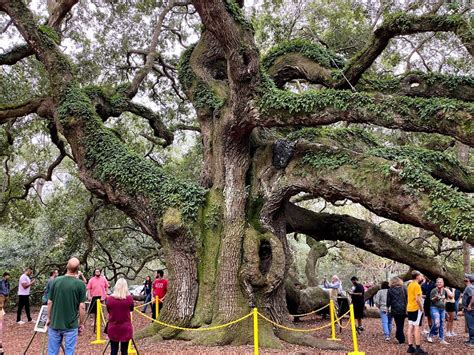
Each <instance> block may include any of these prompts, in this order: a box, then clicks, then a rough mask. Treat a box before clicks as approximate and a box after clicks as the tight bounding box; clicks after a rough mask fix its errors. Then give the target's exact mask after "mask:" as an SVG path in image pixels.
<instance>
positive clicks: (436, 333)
mask: <svg viewBox="0 0 474 355" xmlns="http://www.w3.org/2000/svg"><path fill="white" fill-rule="evenodd" d="M411 276H412V279H411V281H409V282H408V283H407V285H406V286H405V285H404V283H403V281H402V280H401V279H400V278H398V277H395V278H393V279H392V280H391V281H390V283H388V282H386V281H384V282H382V284H381V287H380V290H379V291H378V292H377V294H376V295H375V297H374V303H375V306H377V307H378V308H379V311H380V319H381V323H382V331H383V334H384V337H385V340H386V341H390V335H391V332H392V320H394V321H395V327H396V332H395V338H396V340H397V341H398V343H399V344H405V341H406V340H407V342H408V350H407V352H408V353H415V354H427V352H425V351H424V350H423V349H422V348H421V343H422V334H424V335H425V336H426V341H427V342H429V343H433V342H434V341H435V339H436V338H438V340H439V343H440V344H443V345H449V343H448V342H447V340H446V337H454V336H457V334H456V333H455V332H454V331H453V323H454V320H455V319H457V312H458V305H459V300H460V299H461V293H460V291H457V290H455V289H453V288H449V287H445V285H444V280H443V278H441V277H440V278H437V279H436V281H435V282H433V281H431V280H427V279H426V278H425V277H424V276H423V275H422V274H421V273H420V272H418V271H413V272H412V273H411ZM464 283H465V285H466V287H465V289H464V292H463V294H462V306H463V311H464V316H465V321H466V327H467V329H468V333H469V339H468V340H467V341H465V344H466V345H467V346H469V347H474V307H473V304H474V297H472V296H473V295H474V275H466V277H465V278H464ZM354 307H355V306H354ZM424 316H425V317H426V318H427V324H428V328H427V329H425V330H424V331H423V333H422V331H421V330H422V325H423V317H424ZM405 318H407V319H408V331H407V337H406V338H405V333H404V325H405Z"/></svg>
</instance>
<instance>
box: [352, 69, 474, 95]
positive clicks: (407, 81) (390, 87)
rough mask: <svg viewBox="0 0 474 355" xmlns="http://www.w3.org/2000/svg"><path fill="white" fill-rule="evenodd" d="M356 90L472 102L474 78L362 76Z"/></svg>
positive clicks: (416, 72) (408, 74)
mask: <svg viewBox="0 0 474 355" xmlns="http://www.w3.org/2000/svg"><path fill="white" fill-rule="evenodd" d="M356 88H357V89H358V90H362V91H368V92H374V93H375V92H378V93H382V94H386V95H402V96H420V97H446V98H451V99H458V100H463V101H471V102H472V101H474V78H473V77H470V76H454V75H443V74H438V73H433V72H431V73H428V74H426V73H422V72H419V71H413V72H407V73H405V74H403V75H401V76H399V77H383V76H377V77H374V76H363V77H362V78H361V80H360V81H359V83H358V84H357V86H356Z"/></svg>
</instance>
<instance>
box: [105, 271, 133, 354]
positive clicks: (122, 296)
mask: <svg viewBox="0 0 474 355" xmlns="http://www.w3.org/2000/svg"><path fill="white" fill-rule="evenodd" d="M106 305H107V311H108V312H109V323H108V326H107V335H108V336H109V339H110V347H111V349H112V350H111V352H110V354H111V355H117V354H118V350H119V345H120V352H121V354H122V355H127V348H128V342H129V341H130V340H131V339H132V337H133V326H132V318H131V316H130V312H132V311H133V297H132V296H131V295H130V293H129V292H128V285H127V281H125V279H122V278H120V279H118V281H117V283H116V284H115V287H114V292H113V293H112V295H110V296H109V297H107V301H106Z"/></svg>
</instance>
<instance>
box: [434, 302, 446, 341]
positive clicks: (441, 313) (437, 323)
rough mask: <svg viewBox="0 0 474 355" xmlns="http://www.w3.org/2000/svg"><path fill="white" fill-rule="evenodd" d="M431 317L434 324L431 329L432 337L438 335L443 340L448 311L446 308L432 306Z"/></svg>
mask: <svg viewBox="0 0 474 355" xmlns="http://www.w3.org/2000/svg"><path fill="white" fill-rule="evenodd" d="M430 312H431V319H432V322H433V325H432V326H431V330H430V337H432V336H433V335H438V333H439V338H440V339H441V340H444V320H445V319H446V311H445V310H444V308H438V307H430Z"/></svg>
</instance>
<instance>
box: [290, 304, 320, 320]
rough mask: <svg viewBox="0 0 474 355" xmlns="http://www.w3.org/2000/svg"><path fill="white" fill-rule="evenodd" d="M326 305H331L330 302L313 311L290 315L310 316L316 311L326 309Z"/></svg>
mask: <svg viewBox="0 0 474 355" xmlns="http://www.w3.org/2000/svg"><path fill="white" fill-rule="evenodd" d="M326 307H329V303H328V304H327V305H325V306H323V307H321V308H319V309H316V310H314V311H311V312H308V313H301V314H290V316H292V317H304V316H309V315H310V314H314V313H317V312H320V311H322V310H323V309H325V308H326Z"/></svg>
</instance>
